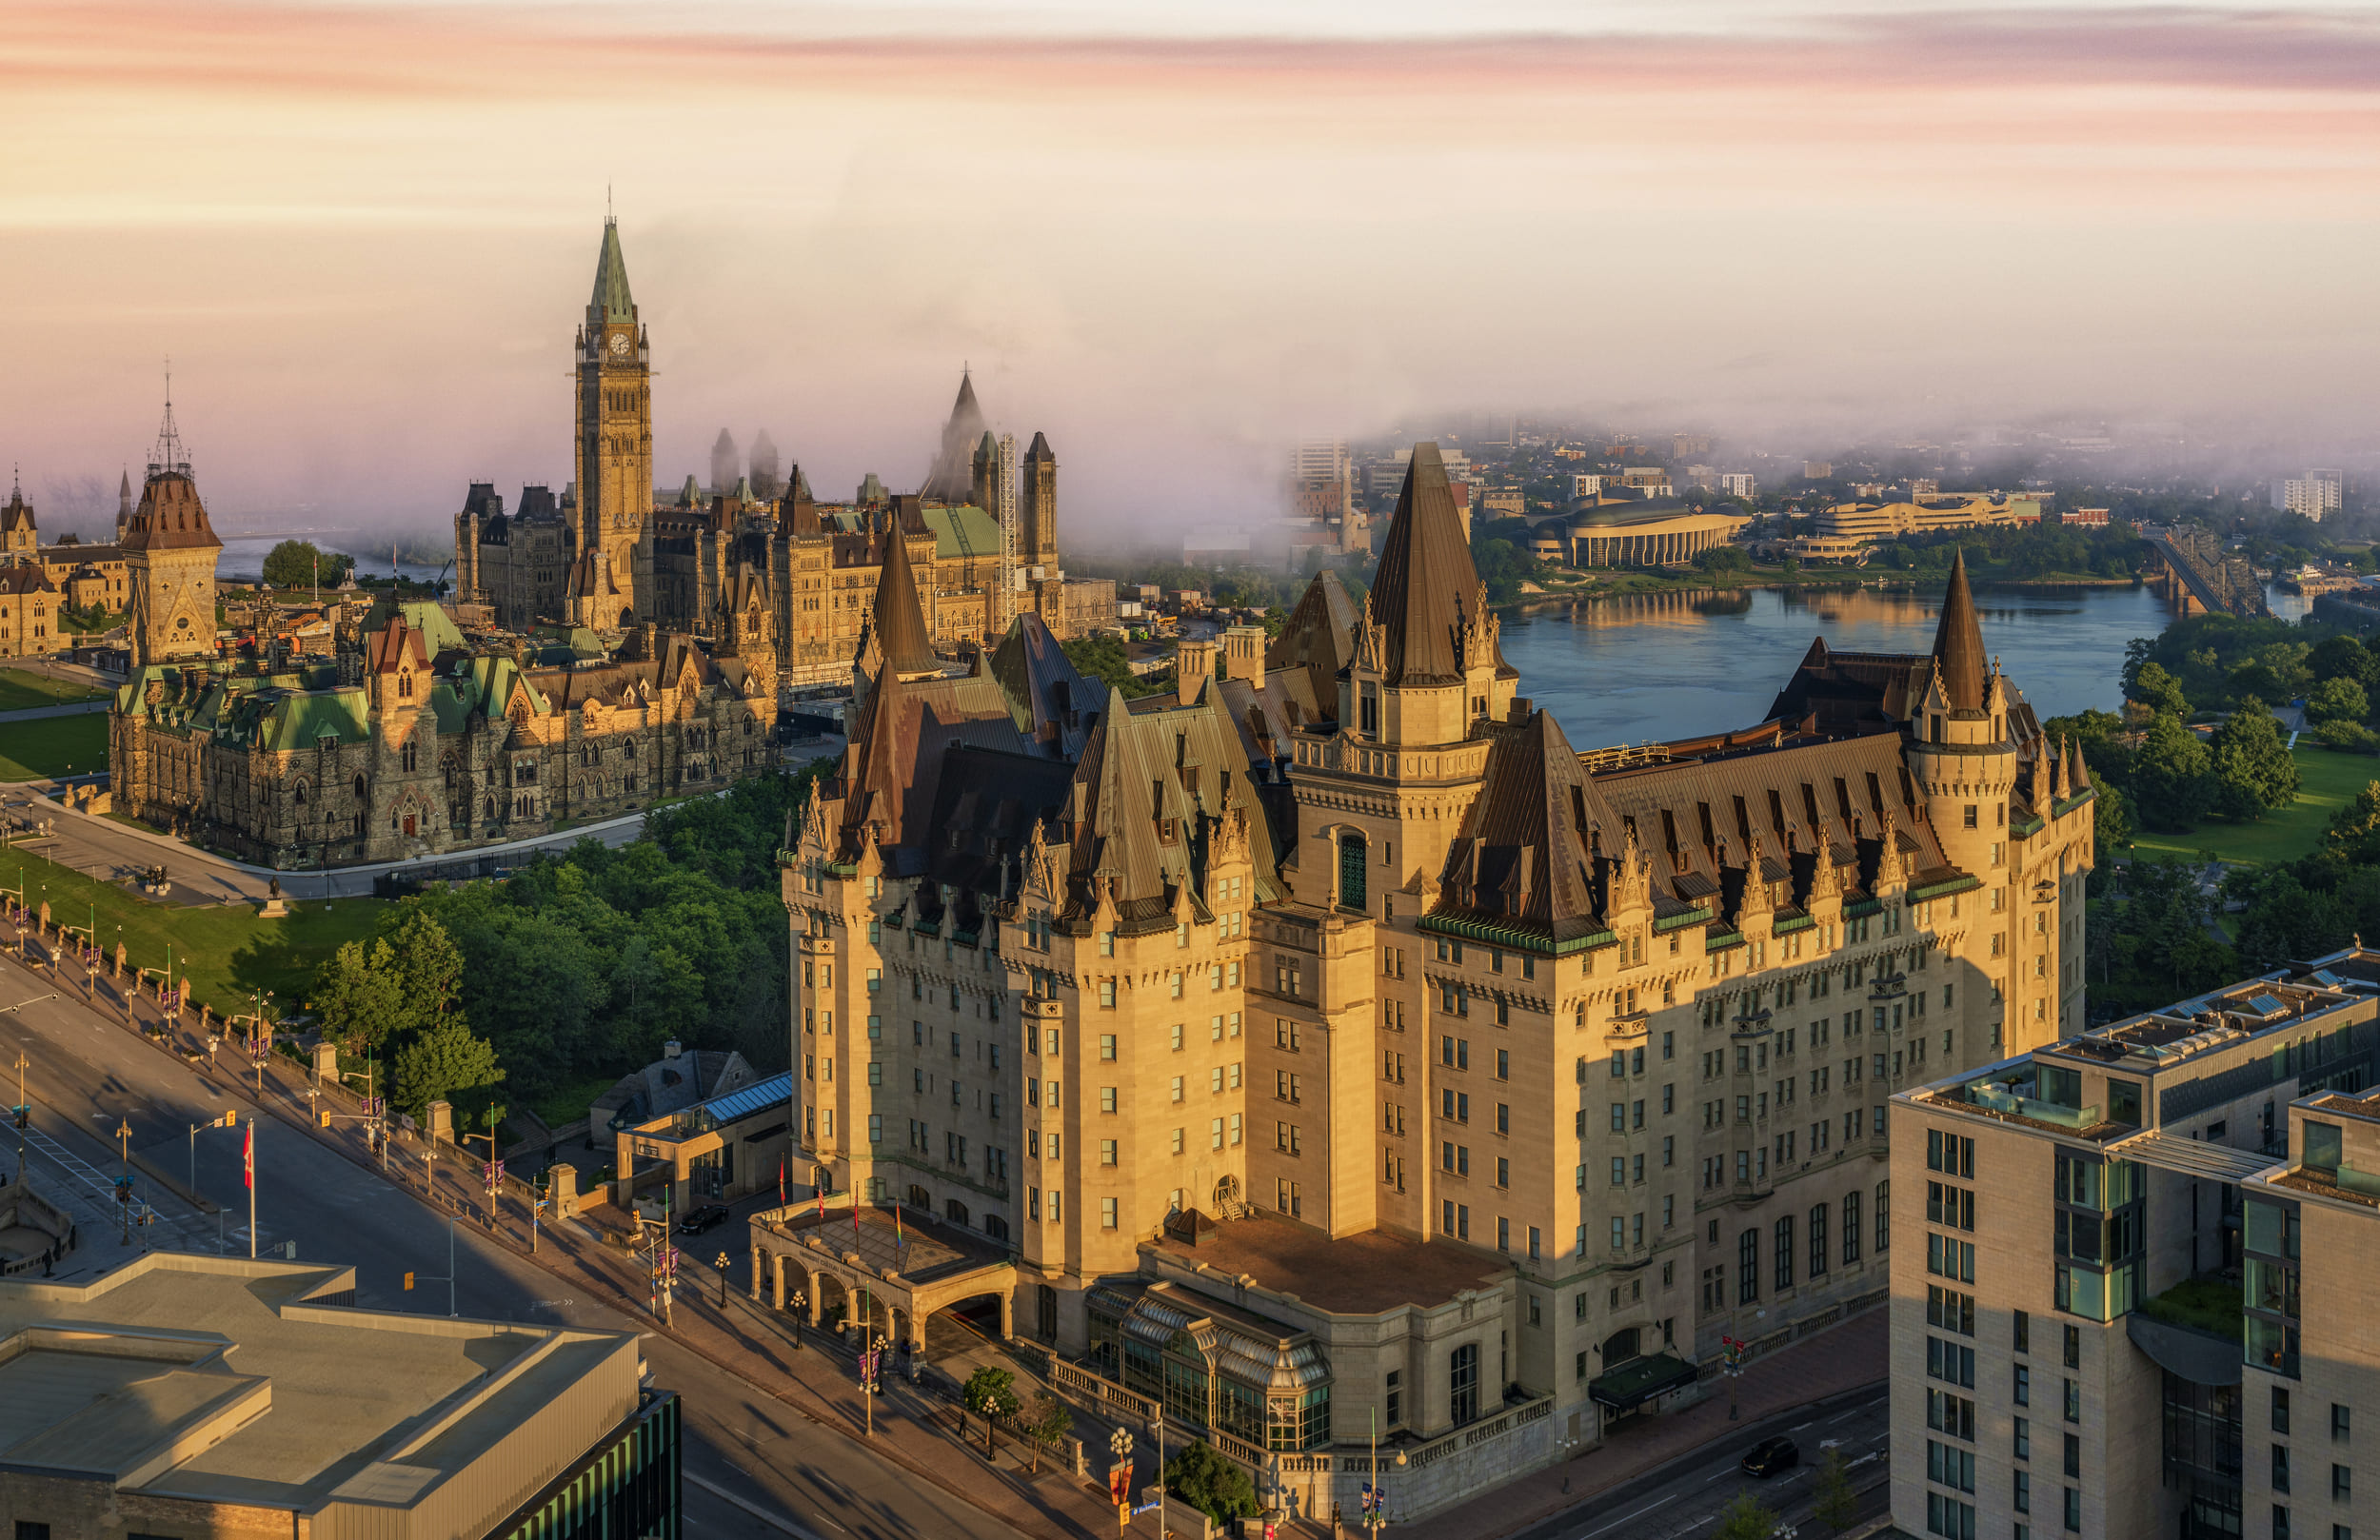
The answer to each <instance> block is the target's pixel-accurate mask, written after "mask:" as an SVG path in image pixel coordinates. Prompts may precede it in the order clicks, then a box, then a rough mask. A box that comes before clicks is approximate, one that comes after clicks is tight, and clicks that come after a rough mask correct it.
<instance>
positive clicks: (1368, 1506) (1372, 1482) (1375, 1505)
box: [1363, 1408, 1405, 1534]
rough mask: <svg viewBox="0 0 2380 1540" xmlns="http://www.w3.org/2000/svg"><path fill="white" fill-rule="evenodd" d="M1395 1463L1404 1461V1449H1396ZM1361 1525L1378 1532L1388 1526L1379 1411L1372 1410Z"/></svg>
mask: <svg viewBox="0 0 2380 1540" xmlns="http://www.w3.org/2000/svg"><path fill="white" fill-rule="evenodd" d="M1395 1463H1396V1464H1398V1465H1400V1466H1401V1465H1403V1464H1404V1463H1405V1451H1403V1450H1398V1451H1397V1458H1396V1462H1395ZM1363 1527H1364V1529H1365V1530H1367V1531H1369V1532H1371V1533H1373V1534H1378V1533H1379V1531H1380V1530H1384V1529H1386V1528H1387V1527H1388V1497H1387V1494H1386V1493H1385V1492H1383V1491H1380V1413H1379V1412H1378V1409H1377V1408H1376V1409H1374V1411H1373V1412H1372V1474H1371V1476H1370V1477H1369V1478H1368V1479H1367V1480H1366V1481H1365V1482H1364V1484H1363Z"/></svg>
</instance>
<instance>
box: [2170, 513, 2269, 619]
mask: <svg viewBox="0 0 2380 1540" xmlns="http://www.w3.org/2000/svg"><path fill="white" fill-rule="evenodd" d="M2141 533H2142V536H2143V538H2145V539H2146V540H2147V541H2148V542H2149V551H2150V561H2149V567H2148V570H2147V572H2146V573H2145V574H2144V576H2145V577H2146V578H2147V579H2148V581H2149V583H2150V585H2151V586H2152V587H2153V588H2155V589H2156V590H2157V592H2158V593H2159V594H2161V595H2163V596H2164V597H2165V598H2166V599H2167V600H2169V601H2171V602H2172V604H2173V606H2174V608H2176V609H2178V610H2179V611H2181V613H2182V614H2183V615H2184V616H2191V615H2205V614H2211V613H2218V612H2219V613H2221V614H2225V615H2247V616H2259V615H2270V614H2271V606H2269V605H2268V604H2267V603H2266V602H2265V595H2264V584H2263V583H2261V582H2257V581H2256V574H2255V571H2254V569H2253V568H2251V567H2250V566H2249V564H2248V563H2246V562H2244V561H2242V560H2240V559H2239V558H2238V557H2226V556H2225V555H2224V554H2223V543H2222V541H2221V539H2220V538H2219V537H2217V536H2215V535H2214V534H2212V533H2211V532H2210V531H2207V530H2204V529H2195V528H2187V527H2183V528H2172V529H2162V530H2143V531H2142V532H2141Z"/></svg>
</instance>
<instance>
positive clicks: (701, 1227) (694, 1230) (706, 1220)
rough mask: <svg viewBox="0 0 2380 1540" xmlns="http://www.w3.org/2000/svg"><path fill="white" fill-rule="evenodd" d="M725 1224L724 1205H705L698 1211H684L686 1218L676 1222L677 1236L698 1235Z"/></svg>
mask: <svg viewBox="0 0 2380 1540" xmlns="http://www.w3.org/2000/svg"><path fill="white" fill-rule="evenodd" d="M726 1222H727V1209H726V1205H724V1204H721V1203H705V1204H704V1205H703V1206H702V1207H701V1208H699V1209H689V1210H687V1211H686V1216H685V1217H684V1218H683V1219H681V1220H679V1221H678V1234H681V1235H699V1234H702V1233H703V1232H704V1231H705V1230H711V1229H715V1228H716V1227H718V1226H720V1225H724V1224H725V1223H726Z"/></svg>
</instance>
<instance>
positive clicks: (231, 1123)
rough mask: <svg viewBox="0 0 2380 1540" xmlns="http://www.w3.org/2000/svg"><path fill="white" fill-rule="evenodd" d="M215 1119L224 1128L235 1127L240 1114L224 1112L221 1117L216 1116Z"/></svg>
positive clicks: (238, 1121)
mask: <svg viewBox="0 0 2380 1540" xmlns="http://www.w3.org/2000/svg"><path fill="white" fill-rule="evenodd" d="M215 1121H216V1123H217V1124H218V1125H220V1126H221V1127H224V1128H237V1127H239V1125H240V1115H239V1114H238V1113H226V1114H224V1115H223V1116H221V1117H218V1118H216V1119H215Z"/></svg>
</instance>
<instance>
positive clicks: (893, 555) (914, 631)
mask: <svg viewBox="0 0 2380 1540" xmlns="http://www.w3.org/2000/svg"><path fill="white" fill-rule="evenodd" d="M883 560H884V565H883V569H882V570H881V571H880V572H879V573H878V574H877V578H876V606H875V608H874V610H873V611H871V612H870V615H869V620H868V626H869V629H870V630H871V631H872V632H874V634H875V642H876V645H877V647H878V648H879V649H881V650H882V651H883V655H884V661H885V666H886V667H887V669H889V670H890V671H891V672H892V673H895V674H922V673H930V672H933V671H936V670H939V669H940V668H941V667H942V661H941V660H939V659H937V658H936V657H935V656H934V642H933V640H932V638H931V637H930V636H929V635H928V634H927V632H926V629H925V611H924V609H923V607H922V605H920V603H919V602H918V584H917V573H916V570H915V569H914V568H913V567H911V566H910V564H909V543H908V541H906V540H905V539H903V538H902V537H901V536H900V535H897V534H896V535H892V536H888V537H887V538H886V539H885V541H884V559H883Z"/></svg>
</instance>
